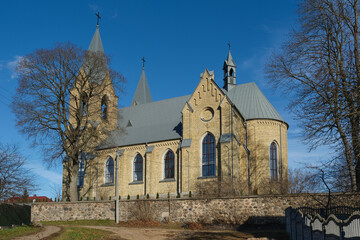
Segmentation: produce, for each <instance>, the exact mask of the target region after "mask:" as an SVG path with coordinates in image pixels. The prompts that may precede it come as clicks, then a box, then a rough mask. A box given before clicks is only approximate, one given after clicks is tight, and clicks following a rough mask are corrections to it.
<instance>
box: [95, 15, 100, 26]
mask: <svg viewBox="0 0 360 240" xmlns="http://www.w3.org/2000/svg"><path fill="white" fill-rule="evenodd" d="M95 15H96V16H97V25H99V20H100V19H101V17H100V12H97V13H95Z"/></svg>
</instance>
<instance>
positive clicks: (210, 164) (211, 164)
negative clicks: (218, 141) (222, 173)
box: [202, 133, 216, 177]
mask: <svg viewBox="0 0 360 240" xmlns="http://www.w3.org/2000/svg"><path fill="white" fill-rule="evenodd" d="M215 154H216V153H215V137H214V135H212V134H211V133H208V134H206V136H205V137H204V139H203V141H202V176H204V177H207V176H215V159H216V157H215Z"/></svg>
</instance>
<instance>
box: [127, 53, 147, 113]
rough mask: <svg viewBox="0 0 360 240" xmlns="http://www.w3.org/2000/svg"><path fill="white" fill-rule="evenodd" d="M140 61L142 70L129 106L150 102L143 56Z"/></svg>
mask: <svg viewBox="0 0 360 240" xmlns="http://www.w3.org/2000/svg"><path fill="white" fill-rule="evenodd" d="M142 61H143V70H142V73H141V77H140V80H139V83H138V85H137V88H136V91H135V94H134V97H133V100H132V102H131V106H135V105H139V104H144V103H149V102H152V97H151V94H150V89H149V84H148V82H147V79H146V75H145V58H143V59H142Z"/></svg>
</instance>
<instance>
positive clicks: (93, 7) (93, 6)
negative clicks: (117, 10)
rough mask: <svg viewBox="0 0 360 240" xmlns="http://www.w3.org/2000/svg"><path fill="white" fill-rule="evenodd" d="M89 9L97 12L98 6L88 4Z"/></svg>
mask: <svg viewBox="0 0 360 240" xmlns="http://www.w3.org/2000/svg"><path fill="white" fill-rule="evenodd" d="M89 8H90V9H91V10H93V11H94V12H96V11H98V10H99V6H98V5H97V4H95V3H92V4H89Z"/></svg>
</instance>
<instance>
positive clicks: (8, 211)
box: [0, 203, 31, 226]
mask: <svg viewBox="0 0 360 240" xmlns="http://www.w3.org/2000/svg"><path fill="white" fill-rule="evenodd" d="M30 216H31V207H30V205H25V204H6V203H4V204H0V226H12V225H13V224H14V225H21V224H23V223H24V224H30Z"/></svg>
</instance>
